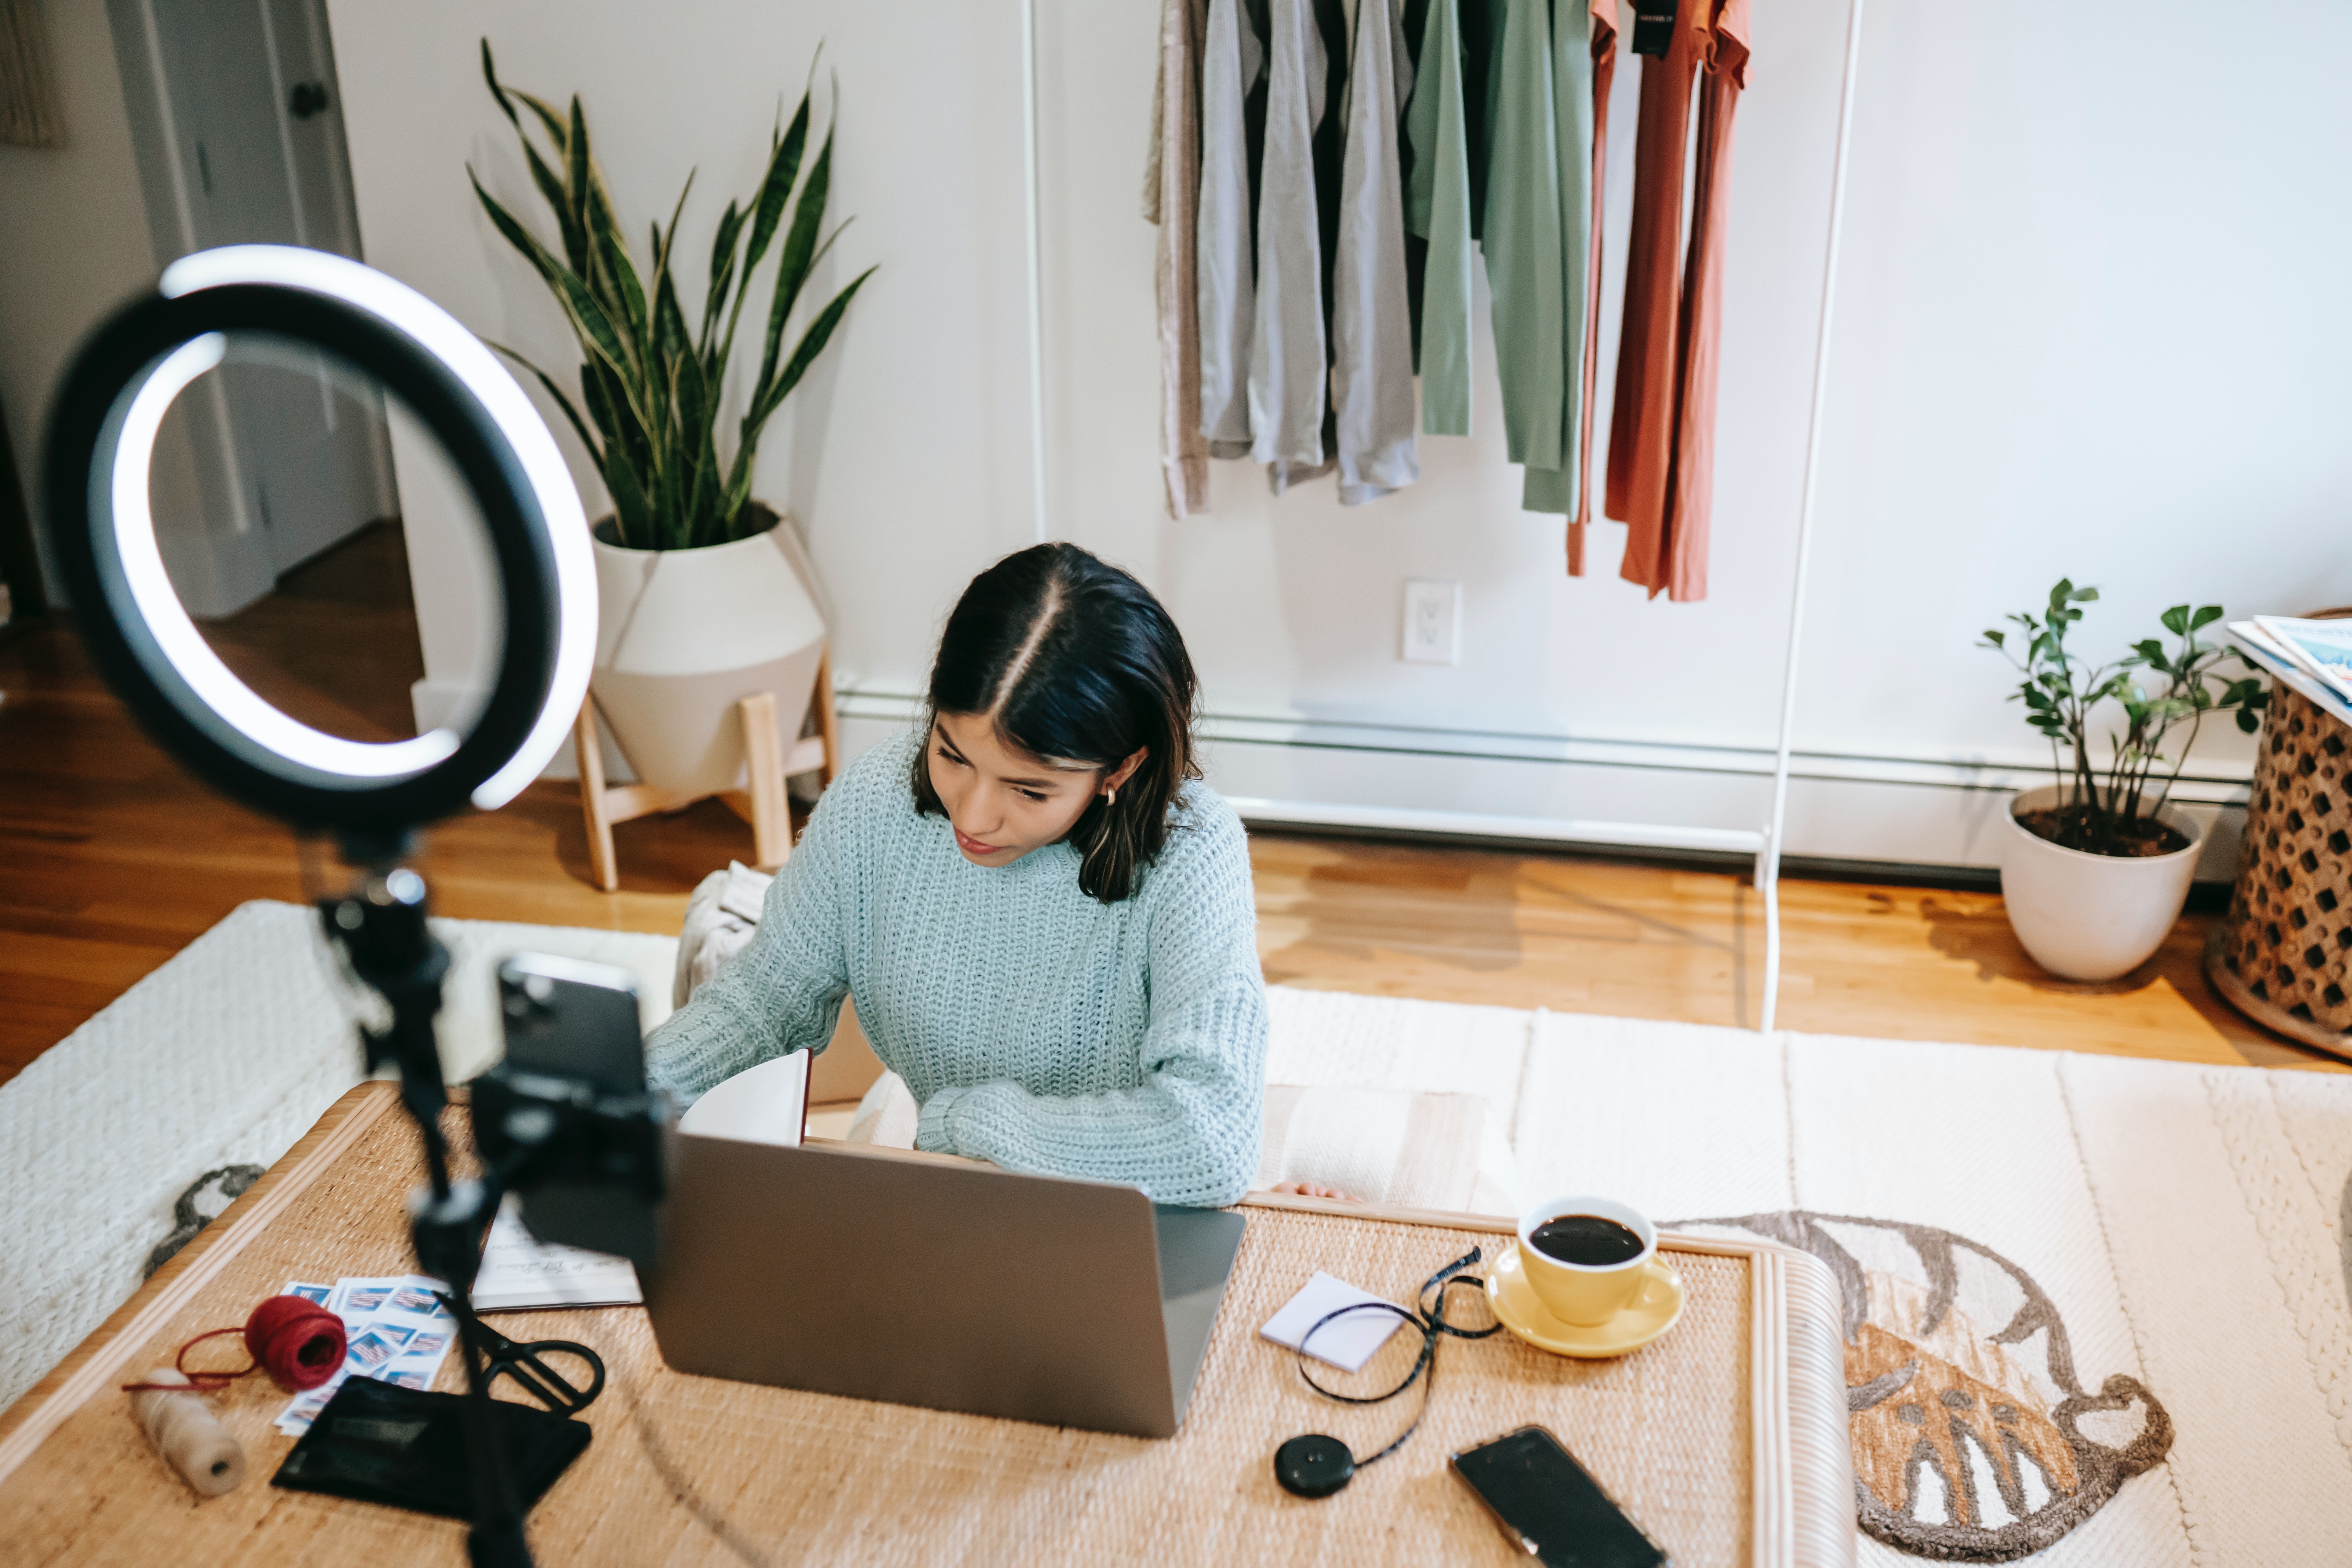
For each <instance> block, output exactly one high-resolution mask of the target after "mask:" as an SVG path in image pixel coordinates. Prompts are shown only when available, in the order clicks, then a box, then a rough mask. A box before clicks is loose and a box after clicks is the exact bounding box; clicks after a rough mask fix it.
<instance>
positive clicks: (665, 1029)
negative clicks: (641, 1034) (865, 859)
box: [646, 790, 857, 1105]
mask: <svg viewBox="0 0 2352 1568" xmlns="http://www.w3.org/2000/svg"><path fill="white" fill-rule="evenodd" d="M845 795H848V792H840V793H838V794H837V793H836V791H835V790H828V791H826V792H825V794H824V797H823V798H822V799H820V800H819V801H818V803H817V807H816V810H815V812H814V815H813V816H811V817H810V819H809V826H808V831H807V832H806V833H804V834H803V835H802V837H801V842H800V844H799V846H798V847H795V848H794V849H793V857H792V858H791V859H789V860H787V861H785V862H784V868H783V869H782V871H780V872H778V873H777V875H776V879H775V881H774V882H773V883H772V885H771V886H770V887H769V889H768V896H767V898H766V900H764V901H763V902H762V903H761V908H760V928H759V930H758V931H756V932H754V933H753V935H752V937H751V942H749V943H748V944H746V945H745V947H744V949H743V951H742V952H739V953H737V954H736V955H735V956H734V957H733V958H732V959H730V960H729V961H728V963H727V964H726V966H725V967H724V968H722V969H721V970H719V973H717V974H715V975H713V976H712V977H711V978H710V980H709V982H707V983H706V984H704V985H703V987H702V989H701V990H699V991H697V992H696V993H695V994H694V997H693V999H692V1000H691V1001H689V1002H688V1003H687V1005H685V1006H684V1007H682V1008H680V1009H678V1011H677V1013H675V1014H673V1015H672V1016H670V1018H669V1021H668V1022H667V1023H665V1024H663V1025H662V1026H660V1027H659V1028H657V1029H656V1030H655V1031H654V1032H653V1033H652V1034H651V1035H649V1036H647V1037H646V1078H647V1079H649V1080H650V1081H651V1082H653V1083H654V1084H656V1085H657V1086H659V1087H661V1088H664V1089H668V1090H669V1091H670V1092H671V1093H673V1094H675V1095H677V1099H678V1101H679V1103H680V1104H681V1105H691V1104H692V1103H693V1102H694V1101H695V1100H697V1099H698V1098H699V1097H700V1096H701V1095H702V1094H704V1093H705V1092H707V1091H708V1090H709V1089H712V1088H714V1087H715V1086H717V1085H718V1084H719V1083H721V1082H723V1081H724V1080H726V1079H730V1078H733V1077H734V1076H735V1075H736V1074H737V1073H739V1072H742V1071H744V1070H746V1069H747V1068H755V1067H757V1066H759V1065H760V1064H761V1062H764V1061H770V1060H772V1059H774V1058H777V1057H781V1056H784V1055H786V1054H788V1053H790V1052H793V1051H796V1050H812V1051H821V1050H823V1049H824V1047H825V1046H826V1044H827V1043H828V1042H830V1041H831V1040H832V1038H833V1029H834V1025H835V1021H836V1020H837V1019H839V1017H840V1016H841V999H842V997H843V996H845V994H848V991H849V963H848V958H847V952H846V947H845V940H844V934H843V931H842V923H841V898H840V876H841V865H842V860H843V852H844V848H845V840H846V839H847V838H848V837H851V826H852V825H851V823H850V822H849V821H848V820H847V818H848V816H849V815H850V814H851V813H852V812H854V811H855V810H856V805H857V802H856V799H855V798H844V796H845Z"/></svg>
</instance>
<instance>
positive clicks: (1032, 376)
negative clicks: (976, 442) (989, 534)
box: [1021, 0, 1050, 544]
mask: <svg viewBox="0 0 2352 1568" xmlns="http://www.w3.org/2000/svg"><path fill="white" fill-rule="evenodd" d="M1038 147H1039V138H1038V135H1037V0H1021V176H1022V196H1023V199H1024V205H1025V207H1026V216H1027V217H1028V222H1029V234H1028V240H1029V509H1030V511H1029V530H1030V538H1031V540H1032V542H1034V543H1038V544H1043V543H1045V541H1046V540H1047V538H1049V537H1050V535H1049V534H1048V533H1047V532H1046V529H1045V255H1044V252H1045V230H1044V227H1043V226H1044V223H1045V214H1044V210H1043V205H1042V204H1041V202H1040V201H1039V198H1038V192H1037V185H1038V172H1037V159H1038V155H1039V154H1038Z"/></svg>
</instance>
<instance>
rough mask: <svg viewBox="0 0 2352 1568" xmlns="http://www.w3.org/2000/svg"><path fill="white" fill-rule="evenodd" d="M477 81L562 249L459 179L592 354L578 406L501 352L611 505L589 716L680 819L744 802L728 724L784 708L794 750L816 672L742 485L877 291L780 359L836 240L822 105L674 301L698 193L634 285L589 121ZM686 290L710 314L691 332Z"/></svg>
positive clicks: (803, 621)
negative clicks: (691, 805) (743, 338)
mask: <svg viewBox="0 0 2352 1568" xmlns="http://www.w3.org/2000/svg"><path fill="white" fill-rule="evenodd" d="M482 77H483V79H484V80H485V81H486V82H487V83H488V86H489V91H490V97H491V98H492V99H493V100H495V101H496V103H497V104H498V108H499V112H500V113H501V114H503V115H505V116H506V118H507V121H508V123H509V124H510V125H512V126H513V127H514V132H515V135H516V137H517V138H518V140H520V142H521V143H522V151H523V158H524V161H525V163H527V164H528V165H529V167H530V178H531V183H532V184H533V185H535V186H536V187H537V188H538V191H539V194H540V195H541V197H542V198H544V200H545V201H546V204H547V205H548V206H549V208H550V209H551V211H552V213H553V216H554V218H555V225H556V228H557V230H558V234H559V237H558V239H557V241H556V243H555V244H554V245H553V246H550V245H547V244H544V243H542V242H541V240H540V239H539V237H537V236H535V235H534V234H532V233H531V231H530V229H529V228H527V227H525V226H523V224H522V223H521V222H520V221H519V220H518V219H517V218H516V217H515V216H514V215H513V214H512V213H511V212H509V210H508V209H507V207H506V206H505V205H503V204H502V203H500V202H499V200H498V199H497V198H496V197H494V196H492V195H490V194H489V192H488V191H487V190H485V189H483V187H482V183H481V180H480V179H479V178H478V176H475V174H474V172H473V170H472V169H471V168H468V169H467V177H468V178H470V179H472V180H473V184H474V194H475V195H477V196H478V198H479V199H480V201H481V205H482V209H483V211H485V212H486V213H488V215H489V218H490V222H491V224H492V225H493V226H496V227H497V229H498V231H499V234H500V235H502V236H504V237H505V238H506V240H507V242H508V243H509V244H510V245H511V246H513V247H514V248H515V249H516V250H517V251H518V252H520V254H521V256H522V258H523V259H524V260H525V261H527V262H529V263H530V267H531V269H532V270H533V271H534V272H536V273H537V274H538V275H539V278H540V279H541V282H543V283H545V284H546V285H547V288H548V291H549V293H550V295H551V297H552V298H553V300H554V301H555V303H556V306H557V308H558V309H559V310H562V314H563V319H564V322H565V324H566V325H567V326H569V327H570V328H571V329H572V335H573V337H574V338H576V339H577V340H578V342H579V345H580V353H581V365H580V374H579V384H578V391H579V395H578V398H577V400H576V401H575V400H574V398H573V396H572V394H571V393H570V392H568V391H567V390H566V389H565V388H564V387H563V386H562V385H561V384H558V382H557V381H556V378H555V377H554V376H552V375H550V374H548V373H547V372H546V371H544V370H541V368H540V367H539V366H538V365H535V364H533V363H530V361H529V360H526V359H524V358H523V357H522V356H521V355H520V354H518V353H514V351H512V350H510V349H505V348H500V349H499V352H500V353H505V354H507V355H508V357H509V358H511V359H513V360H514V361H515V362H516V363H518V364H520V365H521V366H522V367H523V368H524V369H526V370H528V371H530V374H532V375H534V376H536V377H537V378H538V379H539V383H540V384H541V386H543V387H545V388H546V389H547V394H548V395H549V396H550V397H551V398H553V399H554V400H555V403H556V405H557V406H559V407H560V408H562V411H563V415H564V417H565V418H566V419H568V420H569V421H570V422H571V425H572V431H573V432H574V433H575V434H576V435H577V436H578V437H580V440H581V443H582V444H583V446H585V447H587V448H588V454H589V457H590V458H591V460H592V461H593V462H594V464H595V466H596V471H597V472H598V474H600V475H601V476H602V477H603V479H604V488H605V489H606V490H607V491H608V492H609V493H610V494H611V496H612V499H613V511H612V513H611V514H610V515H609V516H607V517H605V518H604V519H603V520H602V521H599V522H598V523H597V524H596V526H595V529H594V534H595V551H596V574H597V586H598V590H599V596H600V598H601V600H602V623H601V624H602V628H603V629H602V631H601V633H600V635H599V637H598V645H597V649H596V668H595V674H594V677H593V684H592V689H593V692H594V694H595V700H596V706H597V708H598V709H599V710H601V711H602V712H603V714H604V720H605V721H606V723H608V724H609V725H610V726H611V727H612V731H613V735H614V739H615V740H616V741H618V742H620V746H621V750H622V752H623V753H624V754H625V756H626V757H627V758H628V760H629V763H630V766H631V767H632V768H634V769H635V772H636V774H637V776H638V778H639V779H640V780H642V781H644V782H645V783H646V784H653V785H656V787H658V788H661V789H663V790H666V791H668V792H670V793H671V794H673V795H678V796H682V797H687V798H693V797H698V796H701V795H712V794H716V793H719V792H720V791H724V790H729V789H732V788H734V787H736V785H737V783H738V781H739V777H740V774H741V773H742V771H743V765H744V753H743V748H742V745H741V740H740V731H739V730H738V728H737V726H736V725H735V724H734V723H732V722H731V716H732V712H733V710H734V707H735V704H736V703H737V702H738V701H740V700H741V699H743V698H745V697H749V696H751V695H753V694H754V693H757V692H761V691H770V692H773V693H774V694H775V696H776V699H777V703H778V718H779V720H780V721H781V722H782V725H783V726H784V728H783V730H782V733H783V734H784V735H785V737H786V738H787V740H788V741H789V738H790V737H792V736H793V735H796V734H798V733H799V732H800V725H801V721H802V718H803V714H804V712H805V704H806V703H807V701H808V699H809V696H810V693H811V691H812V689H813V687H814V679H815V675H816V671H817V668H818V667H819V662H820V660H821V658H822V657H823V655H824V644H825V624H824V616H823V614H822V612H821V611H820V610H819V608H818V605H819V603H820V596H819V595H817V594H816V592H815V591H814V581H813V573H812V571H811V568H810V565H809V563H808V560H807V557H806V552H804V551H803V549H802V548H801V544H800V540H799V536H798V533H797V531H795V530H794V529H793V528H790V527H779V526H778V522H779V521H780V519H779V515H778V513H777V512H776V510H774V509H773V508H772V507H769V506H767V505H765V504H763V503H762V502H761V501H760V500H758V499H757V498H755V497H754V496H753V495H752V493H751V484H752V476H751V469H752V462H753V459H754V458H755V456H756V455H757V453H758V451H759V445H760V436H761V431H762V430H763V429H764V428H765V427H766V426H767V423H768V421H769V420H770V419H771V418H772V417H773V416H774V415H775V413H776V411H777V410H778V409H779V408H781V407H782V405H783V402H784V399H785V398H786V397H787V396H789V395H791V394H792V392H793V388H794V387H796V386H798V385H799V384H800V383H801V380H802V378H803V376H804V375H806V374H807V373H808V370H809V367H810V366H811V365H812V364H813V363H815V361H816V358H817V356H818V355H820V354H822V353H824V349H825V345H826V344H827V343H828V342H831V341H832V338H833V334H834V330H835V328H836V327H838V326H839V325H840V324H841V321H842V317H843V316H844V314H845V313H846V311H847V310H848V309H849V303H850V301H851V300H853V299H855V298H856V295H857V291H858V289H860V288H862V287H863V286H864V285H865V282H866V279H867V278H869V277H871V276H872V275H873V272H874V268H871V267H869V268H866V270H865V271H863V272H860V273H859V274H857V276H856V278H854V279H851V280H850V282H849V284H848V286H847V287H845V288H844V289H841V290H840V291H839V292H838V293H836V294H835V295H834V296H833V297H832V298H831V299H830V300H826V301H825V302H824V304H823V305H821V306H818V307H817V308H816V309H815V310H814V311H812V312H811V313H810V314H809V316H808V319H807V321H806V324H805V325H804V326H803V329H802V331H801V333H800V335H799V337H798V338H797V340H795V341H794V342H792V343H791V344H790V345H789V349H788V347H787V344H786V342H785V332H786V328H787V326H788V325H789V324H790V322H791V321H792V319H793V313H794V310H795V309H796V307H797V306H798V305H799V303H800V300H801V296H802V293H803V290H804V289H805V288H806V286H807V284H808V282H809V280H810V279H811V277H812V276H813V275H814V271H815V269H816V267H817V264H818V262H819V261H820V260H822V259H823V258H824V254H825V252H826V251H827V250H828V249H829V248H830V247H832V244H833V241H834V239H835V237H838V236H839V235H840V233H841V229H840V227H838V226H836V227H835V229H834V230H833V231H832V233H831V234H825V233H824V232H823V229H824V205H825V198H826V195H827V193H828V191H829V189H830V187H831V184H832V172H833V133H832V132H831V130H830V129H828V130H827V131H826V132H825V133H824V140H823V142H822V144H821V145H820V146H819V147H818V149H817V152H816V155H815V157H814V160H810V159H807V158H806V157H805V154H806V153H807V152H808V149H809V140H810V108H809V105H810V94H809V93H808V92H803V94H802V95H801V101H800V107H799V108H798V109H797V110H794V112H793V117H792V120H791V121H790V122H789V123H788V124H780V125H779V126H778V127H777V129H776V131H775V132H773V133H772V135H771V137H770V139H769V148H768V163H767V168H766V171H765V173H764V174H763V175H762V177H761V181H760V186H759V189H758V190H757V192H755V193H754V194H753V195H752V197H751V200H750V202H749V203H748V204H742V203H737V202H734V201H730V202H729V203H728V204H727V207H726V210H725V212H724V213H722V214H721V215H720V216H719V226H718V231H717V233H716V235H715V236H714V237H713V238H712V240H711V245H710V265H709V274H708V277H707V279H704V280H702V281H701V282H694V281H691V280H688V281H685V282H681V280H680V278H679V273H678V268H677V265H676V263H677V260H678V252H677V238H678V234H677V229H678V219H679V217H680V216H681V215H682V214H683V213H684V211H685V209H686V197H687V192H688V191H691V190H692V189H693V186H694V180H693V176H692V175H691V174H689V175H688V178H687V182H686V190H682V191H680V192H679V193H678V198H677V205H676V206H675V207H674V208H673V209H672V210H671V213H670V218H669V223H668V225H667V226H662V225H659V224H656V225H654V226H653V229H652V233H651V234H650V236H649V237H648V258H647V259H648V263H649V265H648V266H647V267H646V268H645V269H644V270H640V269H639V268H638V266H637V263H636V261H635V258H632V257H631V255H630V253H629V245H628V241H627V239H626V238H625V237H624V235H623V234H622V232H621V226H620V221H619V219H618V218H617V217H616V216H614V205H613V199H612V196H611V194H610V193H609V192H608V191H607V190H606V189H605V186H604V175H603V174H602V172H601V171H600V170H599V169H598V168H597V165H596V160H595V158H594V156H593V153H592V152H591V150H590V147H589V142H588V122H587V118H586V116H585V115H584V114H583V112H582V110H581V105H580V100H579V99H578V98H577V97H576V96H575V97H574V98H573V99H572V102H571V106H570V110H569V111H568V112H566V111H563V110H558V109H556V108H555V106H554V105H552V104H551V103H549V102H547V101H546V100H542V99H539V98H535V97H533V96H532V95H530V93H527V92H522V91H520V90H518V89H514V88H511V87H509V86H507V85H505V84H503V83H501V82H500V81H499V76H498V69H497V67H496V65H495V64H494V62H493V61H492V59H491V57H490V45H489V40H488V39H487V38H485V39H483V40H482ZM533 127H536V129H537V131H538V132H539V134H540V137H541V139H543V140H544V141H545V142H547V143H548V146H549V151H548V152H546V153H541V150H540V146H539V142H538V141H536V140H534V138H533V135H532V128H533ZM804 165H805V167H804ZM796 186H797V188H798V191H799V195H797V197H795V196H794V195H793V192H794V188H795V187H796ZM780 242H781V243H780ZM771 250H773V251H774V253H775V258H776V260H775V268H774V276H773V278H772V280H770V281H769V282H768V284H767V294H768V301H767V309H766V316H767V321H766V330H765V331H764V332H763V333H762V334H761V344H760V351H761V352H760V363H759V369H758V373H757V374H755V375H754V376H752V377H751V380H750V384H749V385H748V386H746V387H742V388H740V392H741V395H742V399H743V401H742V405H741V408H740V414H739V415H738V416H736V418H735V419H734V420H733V424H734V430H733V432H732V435H733V441H732V446H733V448H734V449H733V451H732V452H731V453H729V452H727V451H725V450H724V446H725V443H723V442H722V439H721V430H720V426H721V424H722V422H723V416H722V409H723V408H725V407H726V406H728V404H729V392H730V382H729V370H730V364H731V363H732V360H733V354H734V348H735V340H736V330H737V327H738V326H739V325H740V321H741V320H742V316H743V309H744V305H745V303H746V301H747V300H749V299H750V298H751V294H752V292H753V286H752V274H753V273H754V272H755V271H757V270H758V269H759V268H760V267H761V263H762V262H763V261H764V260H765V259H766V258H767V257H768V255H769V253H770V251H771ZM681 289H684V290H687V291H688V296H687V297H692V296H693V295H696V294H698V295H699V297H700V301H699V302H700V307H701V308H700V311H699V315H698V321H696V322H694V323H693V324H689V322H688V316H687V312H686V309H685V307H684V305H683V304H682V303H681ZM494 346H495V345H494ZM738 379H739V380H740V377H739V378H738Z"/></svg>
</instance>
